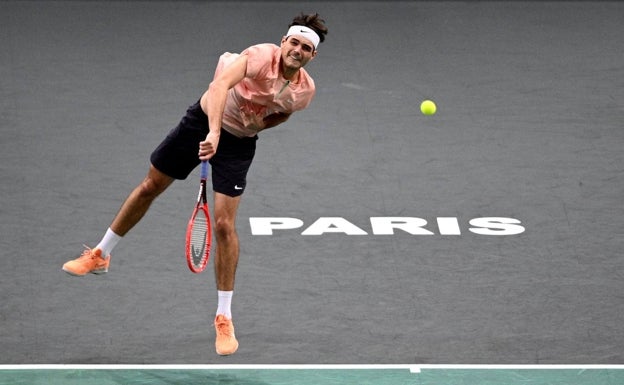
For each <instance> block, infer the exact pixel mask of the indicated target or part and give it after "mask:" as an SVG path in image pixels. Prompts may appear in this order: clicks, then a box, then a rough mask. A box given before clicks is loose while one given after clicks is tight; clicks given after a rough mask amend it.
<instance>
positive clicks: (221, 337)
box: [214, 314, 238, 356]
mask: <svg viewBox="0 0 624 385" xmlns="http://www.w3.org/2000/svg"><path fill="white" fill-rule="evenodd" d="M214 325H215V329H216V331H217V340H216V341H215V348H217V354H219V355H221V356H227V355H230V354H234V352H236V350H237V349H238V341H237V340H236V336H235V335H234V324H233V323H232V320H231V319H229V318H226V317H225V316H224V315H222V314H219V315H217V317H216V318H215V321H214Z"/></svg>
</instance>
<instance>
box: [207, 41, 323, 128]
mask: <svg viewBox="0 0 624 385" xmlns="http://www.w3.org/2000/svg"><path fill="white" fill-rule="evenodd" d="M239 55H248V57H247V72H246V75H245V78H244V79H243V80H242V81H240V82H239V83H238V84H236V85H235V86H234V87H232V88H231V89H230V90H229V93H228V98H227V101H226V103H225V111H224V113H223V123H222V124H223V128H224V129H225V130H227V131H228V132H229V133H231V134H233V135H236V136H238V137H245V136H249V137H253V136H255V135H256V134H257V133H258V132H260V131H261V130H262V128H261V127H258V125H257V124H255V123H254V122H257V121H258V119H260V120H261V119H262V118H263V117H265V116H267V115H270V114H273V113H275V112H283V113H287V114H290V113H293V112H295V111H299V110H303V109H304V108H306V107H307V106H308V105H309V104H310V102H312V99H313V97H314V93H315V87H314V80H313V79H312V78H311V77H310V75H309V74H308V73H307V72H306V70H305V69H303V68H301V69H300V70H299V75H298V78H297V79H295V80H293V81H289V80H286V79H284V78H283V77H282V76H281V75H280V56H281V50H280V47H278V46H277V45H275V44H270V43H267V44H258V45H254V46H251V47H249V48H247V49H246V50H244V51H243V52H241V53H240V54H234V53H229V52H226V53H224V54H223V55H221V57H220V58H219V64H218V65H217V69H216V71H215V76H216V75H217V74H219V73H220V71H221V70H223V68H225V67H226V66H227V65H229V64H230V63H232V62H233V61H234V60H235V59H236V58H237V57H238V56H239Z"/></svg>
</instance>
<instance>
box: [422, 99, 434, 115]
mask: <svg viewBox="0 0 624 385" xmlns="http://www.w3.org/2000/svg"><path fill="white" fill-rule="evenodd" d="M436 110H437V107H436V105H435V103H434V102H433V101H431V100H425V101H424V102H422V103H420V111H421V112H422V113H423V114H425V115H433V114H435V113H436Z"/></svg>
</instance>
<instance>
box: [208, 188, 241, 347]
mask: <svg viewBox="0 0 624 385" xmlns="http://www.w3.org/2000/svg"><path fill="white" fill-rule="evenodd" d="M240 199H241V197H240V196H238V197H230V196H227V195H224V194H221V193H217V192H216V193H215V194H214V221H215V226H214V227H215V235H216V238H217V247H216V253H215V254H216V256H215V260H214V266H215V267H214V269H215V278H216V281H217V291H218V296H219V304H218V309H217V316H216V317H215V329H216V333H217V338H216V341H215V347H216V350H217V353H218V354H221V355H228V354H232V353H234V352H235V351H236V350H237V349H238V341H237V340H236V337H235V335H234V324H233V323H232V312H231V301H232V294H233V290H234V278H235V276H236V267H237V265H238V256H239V242H238V234H237V233H236V214H237V212H238V205H239V203H240Z"/></svg>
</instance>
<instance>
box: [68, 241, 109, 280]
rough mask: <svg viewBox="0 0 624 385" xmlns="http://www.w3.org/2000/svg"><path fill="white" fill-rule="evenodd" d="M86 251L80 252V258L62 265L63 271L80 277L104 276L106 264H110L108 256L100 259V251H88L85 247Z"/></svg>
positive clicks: (106, 270)
mask: <svg viewBox="0 0 624 385" xmlns="http://www.w3.org/2000/svg"><path fill="white" fill-rule="evenodd" d="M85 247H86V250H85V251H83V252H82V255H80V257H78V258H76V259H74V260H72V261H69V262H67V263H65V264H64V265H63V271H64V272H66V273H68V274H71V275H75V276H78V277H82V276H83V275H87V274H89V273H91V274H104V273H108V264H109V263H110V255H108V256H106V258H102V250H100V249H90V248H89V247H87V246H85Z"/></svg>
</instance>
